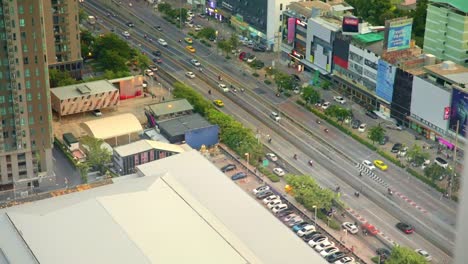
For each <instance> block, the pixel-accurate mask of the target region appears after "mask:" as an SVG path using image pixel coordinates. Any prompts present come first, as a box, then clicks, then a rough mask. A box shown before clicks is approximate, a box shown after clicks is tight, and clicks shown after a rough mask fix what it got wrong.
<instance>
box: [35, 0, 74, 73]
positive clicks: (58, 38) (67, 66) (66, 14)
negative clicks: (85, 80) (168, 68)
mask: <svg viewBox="0 0 468 264" xmlns="http://www.w3.org/2000/svg"><path fill="white" fill-rule="evenodd" d="M42 2H43V4H44V14H45V16H44V26H45V28H46V29H47V30H46V31H45V34H46V42H47V58H48V62H47V63H48V65H49V68H51V69H52V68H55V69H58V70H61V71H67V72H69V73H70V74H71V76H73V77H75V78H81V71H82V68H83V59H82V57H81V47H80V28H79V16H78V13H79V8H78V1H77V0H42Z"/></svg>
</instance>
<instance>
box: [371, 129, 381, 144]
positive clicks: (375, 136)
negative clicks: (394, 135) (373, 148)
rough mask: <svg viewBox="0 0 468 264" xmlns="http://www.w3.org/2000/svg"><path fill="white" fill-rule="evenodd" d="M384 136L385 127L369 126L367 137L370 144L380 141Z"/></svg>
mask: <svg viewBox="0 0 468 264" xmlns="http://www.w3.org/2000/svg"><path fill="white" fill-rule="evenodd" d="M384 137H385V129H384V128H383V127H381V126H374V127H371V128H369V138H370V140H372V144H374V143H375V142H380V141H382V140H383V138H384Z"/></svg>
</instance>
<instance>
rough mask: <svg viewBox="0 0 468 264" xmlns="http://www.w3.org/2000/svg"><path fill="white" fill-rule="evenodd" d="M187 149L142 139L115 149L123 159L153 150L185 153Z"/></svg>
mask: <svg viewBox="0 0 468 264" xmlns="http://www.w3.org/2000/svg"><path fill="white" fill-rule="evenodd" d="M186 148H187V147H186V146H185V148H184V147H182V146H181V145H175V144H170V143H165V142H160V141H155V140H149V139H140V140H138V141H135V142H132V143H129V144H126V145H122V146H118V147H115V148H114V151H115V152H116V153H117V154H119V156H121V157H126V156H129V155H134V154H137V153H141V152H145V151H149V150H152V149H158V150H165V151H169V152H175V153H181V152H184V151H185V149H186Z"/></svg>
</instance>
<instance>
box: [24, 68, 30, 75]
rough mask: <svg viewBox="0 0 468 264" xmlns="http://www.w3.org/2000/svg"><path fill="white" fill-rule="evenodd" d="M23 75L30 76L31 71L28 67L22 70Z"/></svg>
mask: <svg viewBox="0 0 468 264" xmlns="http://www.w3.org/2000/svg"><path fill="white" fill-rule="evenodd" d="M24 77H31V72H30V71H29V69H25V70H24Z"/></svg>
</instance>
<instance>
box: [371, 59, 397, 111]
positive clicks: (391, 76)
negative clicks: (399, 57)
mask: <svg viewBox="0 0 468 264" xmlns="http://www.w3.org/2000/svg"><path fill="white" fill-rule="evenodd" d="M395 73H396V67H394V66H393V65H391V64H390V63H388V62H386V61H384V60H379V63H378V66H377V89H376V93H377V96H379V97H380V98H382V99H384V100H385V101H387V102H388V103H391V102H392V97H393V84H394V82H395Z"/></svg>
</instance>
